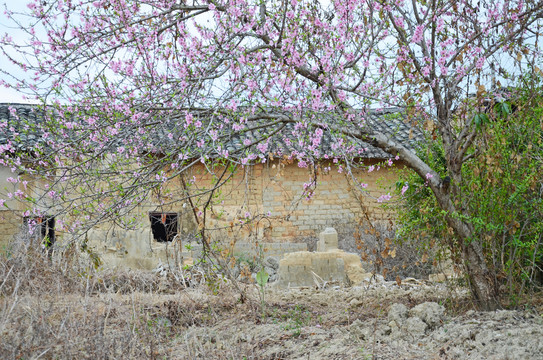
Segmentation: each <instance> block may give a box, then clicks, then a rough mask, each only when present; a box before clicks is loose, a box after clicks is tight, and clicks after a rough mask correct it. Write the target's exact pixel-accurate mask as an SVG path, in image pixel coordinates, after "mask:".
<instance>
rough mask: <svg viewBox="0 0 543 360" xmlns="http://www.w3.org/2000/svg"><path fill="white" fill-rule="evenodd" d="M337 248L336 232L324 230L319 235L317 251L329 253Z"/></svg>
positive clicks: (331, 229)
mask: <svg viewBox="0 0 543 360" xmlns="http://www.w3.org/2000/svg"><path fill="white" fill-rule="evenodd" d="M323 225H324V224H323ZM337 248H338V240H337V231H336V229H334V228H326V229H324V231H323V232H321V233H320V234H319V242H318V244H317V251H319V252H322V251H329V250H334V249H337Z"/></svg>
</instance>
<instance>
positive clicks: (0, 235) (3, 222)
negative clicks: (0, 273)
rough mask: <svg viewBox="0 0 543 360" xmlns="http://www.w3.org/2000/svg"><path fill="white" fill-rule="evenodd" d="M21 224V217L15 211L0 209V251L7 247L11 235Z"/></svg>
mask: <svg viewBox="0 0 543 360" xmlns="http://www.w3.org/2000/svg"><path fill="white" fill-rule="evenodd" d="M21 224H22V220H21V217H20V216H19V215H18V214H17V213H16V212H15V211H11V210H1V211H0V252H4V251H5V249H7V247H8V245H9V243H10V242H11V240H12V239H13V237H14V236H15V235H16V234H17V233H18V232H19V231H20V229H21Z"/></svg>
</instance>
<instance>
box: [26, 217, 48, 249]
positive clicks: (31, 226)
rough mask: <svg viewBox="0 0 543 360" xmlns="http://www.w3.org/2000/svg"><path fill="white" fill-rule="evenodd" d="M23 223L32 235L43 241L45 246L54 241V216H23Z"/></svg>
mask: <svg viewBox="0 0 543 360" xmlns="http://www.w3.org/2000/svg"><path fill="white" fill-rule="evenodd" d="M23 224H24V226H25V227H26V228H27V230H28V231H29V232H30V231H32V236H33V237H34V238H37V239H39V241H43V245H44V247H45V248H47V249H48V248H50V247H51V246H53V244H54V243H55V217H54V216H25V217H24V218H23Z"/></svg>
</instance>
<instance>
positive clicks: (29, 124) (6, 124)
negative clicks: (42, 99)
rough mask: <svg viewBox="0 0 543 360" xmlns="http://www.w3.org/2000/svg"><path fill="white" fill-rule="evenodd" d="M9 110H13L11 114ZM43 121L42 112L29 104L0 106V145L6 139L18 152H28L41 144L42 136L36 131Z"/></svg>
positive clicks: (4, 142)
mask: <svg viewBox="0 0 543 360" xmlns="http://www.w3.org/2000/svg"><path fill="white" fill-rule="evenodd" d="M10 108H12V109H15V113H14V114H12V113H11V111H10ZM41 119H43V112H41V111H40V110H38V109H37V107H36V106H35V105H30V104H0V145H3V144H6V143H7V142H8V139H9V140H11V143H12V144H13V145H14V146H16V147H17V149H18V150H28V149H31V148H33V147H35V146H36V145H37V144H38V143H39V142H41V141H42V140H43V139H42V136H41V134H40V132H39V131H38V130H37V129H36V126H35V125H36V124H38V123H39V122H40V121H41Z"/></svg>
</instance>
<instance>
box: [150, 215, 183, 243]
mask: <svg viewBox="0 0 543 360" xmlns="http://www.w3.org/2000/svg"><path fill="white" fill-rule="evenodd" d="M149 220H151V231H152V232H153V239H154V240H156V241H158V242H166V241H172V240H173V239H174V237H175V236H176V235H177V214H176V213H158V212H153V213H149Z"/></svg>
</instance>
